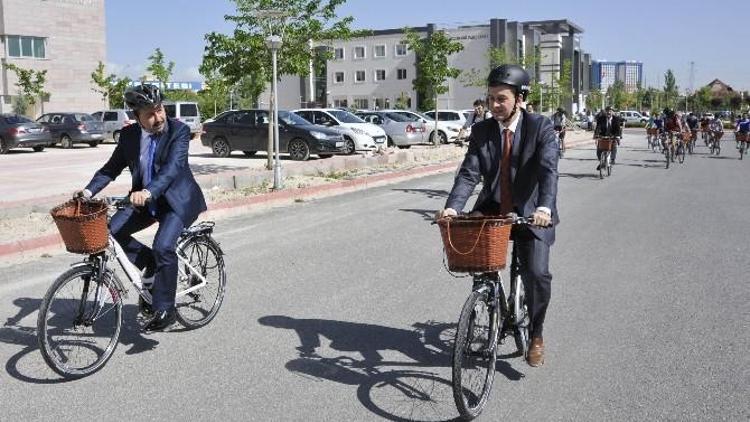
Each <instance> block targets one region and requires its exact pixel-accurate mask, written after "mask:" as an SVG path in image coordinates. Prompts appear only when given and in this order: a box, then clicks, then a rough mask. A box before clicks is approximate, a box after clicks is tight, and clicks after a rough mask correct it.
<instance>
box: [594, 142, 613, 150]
mask: <svg viewBox="0 0 750 422" xmlns="http://www.w3.org/2000/svg"><path fill="white" fill-rule="evenodd" d="M615 142H616V141H615V140H614V139H597V141H596V147H597V148H598V149H600V150H602V151H612V145H614V143H615Z"/></svg>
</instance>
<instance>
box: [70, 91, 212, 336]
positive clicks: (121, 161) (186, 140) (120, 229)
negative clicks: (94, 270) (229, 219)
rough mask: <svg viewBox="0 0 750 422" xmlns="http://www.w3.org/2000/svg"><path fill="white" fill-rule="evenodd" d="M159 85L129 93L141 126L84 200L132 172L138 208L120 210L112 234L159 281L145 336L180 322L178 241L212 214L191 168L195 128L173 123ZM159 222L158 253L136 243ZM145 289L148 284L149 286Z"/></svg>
mask: <svg viewBox="0 0 750 422" xmlns="http://www.w3.org/2000/svg"><path fill="white" fill-rule="evenodd" d="M162 100H163V98H162V95H161V92H160V90H159V88H157V87H156V86H153V85H146V84H142V85H140V86H136V87H134V88H132V89H130V90H128V91H127V92H126V93H125V103H126V104H127V105H128V107H130V108H131V109H133V112H134V113H135V116H136V120H137V121H138V124H137V125H135V124H134V125H130V126H128V127H126V128H124V129H123V130H122V132H121V134H120V140H119V143H118V144H117V147H115V150H114V152H113V153H112V156H111V157H110V158H109V160H108V161H107V162H106V163H105V164H104V166H103V167H102V168H101V169H99V171H97V172H96V174H94V177H93V178H92V179H91V182H89V184H88V185H87V186H86V188H85V189H84V190H82V191H80V192H78V194H79V195H82V196H86V197H91V196H93V195H96V194H97V193H98V192H99V191H101V190H102V189H104V187H106V186H107V185H108V184H109V183H110V182H111V181H113V180H115V178H117V176H119V175H120V173H122V171H123V170H124V169H125V168H126V167H127V168H128V169H129V170H130V174H132V177H133V184H132V188H131V190H130V201H131V202H132V204H133V205H135V207H128V208H125V209H123V210H120V211H118V212H117V213H116V214H115V215H114V216H113V217H112V220H111V221H110V227H109V228H110V232H111V233H112V235H113V236H114V238H115V239H116V240H117V242H118V243H120V245H122V248H123V250H124V251H125V252H126V253H127V255H128V258H129V259H130V261H131V262H133V264H135V265H136V266H137V267H138V268H140V269H145V272H144V278H146V280H148V279H149V278H150V277H153V287H152V295H153V303H152V307H151V309H149V307H147V306H145V307H144V308H145V309H143V311H144V314H146V315H147V316H149V315H150V316H151V318H150V319H149V320H148V321H147V322H146V325H145V326H144V330H145V331H161V330H164V329H165V328H167V327H168V326H169V325H171V324H172V323H173V322H174V320H175V293H176V290H177V253H176V247H177V239H178V238H179V236H180V234H181V232H182V230H183V228H185V227H188V226H190V224H192V223H193V221H195V219H196V218H198V215H199V214H200V213H201V212H203V211H205V210H206V201H205V199H204V198H203V192H201V189H200V187H199V186H198V183H196V181H195V178H194V177H193V173H192V172H191V171H190V167H189V166H188V148H189V146H190V129H189V128H188V126H187V125H185V124H184V123H182V122H179V121H177V120H174V119H169V118H167V115H166V113H165V111H164V107H163V106H162ZM156 222H158V223H159V229H158V230H157V232H156V236H155V237H154V244H153V250H152V249H151V248H149V247H147V246H145V245H143V244H142V243H140V242H138V241H137V240H135V239H134V238H133V237H132V235H133V233H136V232H139V231H141V230H143V229H145V228H146V227H149V226H151V225H152V224H154V223H156ZM144 284H147V282H146V283H144Z"/></svg>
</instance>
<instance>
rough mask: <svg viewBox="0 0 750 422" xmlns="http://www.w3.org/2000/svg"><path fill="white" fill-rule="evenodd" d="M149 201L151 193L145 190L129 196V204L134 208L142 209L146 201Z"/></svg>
mask: <svg viewBox="0 0 750 422" xmlns="http://www.w3.org/2000/svg"><path fill="white" fill-rule="evenodd" d="M149 199H151V192H149V191H147V190H146V189H144V190H141V191H138V192H133V193H131V194H130V202H131V203H132V204H133V205H135V206H136V207H143V206H145V205H146V201H148V200H149Z"/></svg>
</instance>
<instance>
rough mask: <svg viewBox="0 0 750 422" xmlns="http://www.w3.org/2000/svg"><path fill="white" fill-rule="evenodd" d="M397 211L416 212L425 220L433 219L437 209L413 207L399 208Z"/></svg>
mask: <svg viewBox="0 0 750 422" xmlns="http://www.w3.org/2000/svg"><path fill="white" fill-rule="evenodd" d="M399 211H403V212H410V213H414V214H417V215H419V216H421V217H422V219H423V220H425V221H433V220H435V213H436V212H437V210H425V209H415V208H401V209H399Z"/></svg>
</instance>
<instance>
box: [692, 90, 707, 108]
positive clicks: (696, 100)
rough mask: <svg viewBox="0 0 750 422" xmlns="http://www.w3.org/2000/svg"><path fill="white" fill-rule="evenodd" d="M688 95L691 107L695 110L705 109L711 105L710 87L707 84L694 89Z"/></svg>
mask: <svg viewBox="0 0 750 422" xmlns="http://www.w3.org/2000/svg"><path fill="white" fill-rule="evenodd" d="M690 97H691V98H690V101H691V103H692V104H693V109H695V110H697V111H707V110H708V109H709V108H710V107H711V89H710V88H709V87H707V86H704V87H703V88H701V89H699V90H697V91H695V93H693V95H691V96H690Z"/></svg>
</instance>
